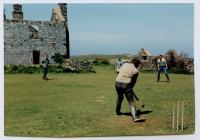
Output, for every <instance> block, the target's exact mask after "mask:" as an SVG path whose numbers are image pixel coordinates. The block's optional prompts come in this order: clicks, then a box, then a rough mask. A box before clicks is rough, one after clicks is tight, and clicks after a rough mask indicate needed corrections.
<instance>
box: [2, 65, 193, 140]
mask: <svg viewBox="0 0 200 140" xmlns="http://www.w3.org/2000/svg"><path fill="white" fill-rule="evenodd" d="M95 69H96V73H81V74H75V73H66V74H51V73H50V74H49V75H48V76H49V78H50V80H49V81H44V80H42V76H41V74H6V75H5V135H6V136H48V137H71V136H122V135H123V136H134V135H161V134H192V133H194V128H195V124H194V122H195V121H194V119H195V118H194V116H195V113H194V76H193V75H181V74H177V75H175V74H170V78H171V82H170V83H167V82H159V83H158V82H155V81H156V74H155V73H140V75H139V78H138V82H137V84H136V87H135V91H136V93H137V96H138V97H139V98H140V101H139V102H137V106H138V109H140V110H142V111H152V113H149V114H144V115H143V117H145V118H146V122H143V123H134V122H133V120H132V118H131V117H130V116H124V115H122V116H117V115H115V102H116V97H117V96H116V92H115V87H114V81H115V78H116V76H117V74H116V73H115V71H114V70H113V69H111V67H109V66H107V67H103V66H98V67H96V68H95ZM164 80H165V77H164V75H161V81H164ZM176 100H184V101H185V110H184V111H185V112H184V113H185V114H184V115H185V116H184V123H185V129H184V131H178V132H177V131H175V130H172V129H171V123H172V122H171V118H172V103H173V102H174V101H176ZM142 104H144V105H145V108H142V107H141V106H142ZM122 111H123V112H129V109H128V105H127V102H126V99H125V100H124V102H123V106H122Z"/></svg>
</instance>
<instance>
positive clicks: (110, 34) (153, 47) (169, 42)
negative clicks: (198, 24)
mask: <svg viewBox="0 0 200 140" xmlns="http://www.w3.org/2000/svg"><path fill="white" fill-rule="evenodd" d="M55 6H56V4H23V5H22V8H23V9H22V10H23V13H24V19H27V20H29V19H30V20H50V18H51V11H52V8H53V7H55ZM67 8H68V26H69V33H70V53H71V55H86V54H127V53H128V54H137V53H138V51H139V50H140V49H141V48H145V49H147V50H148V51H149V52H151V53H152V54H153V55H159V54H164V53H166V52H167V51H168V50H169V49H175V50H176V51H177V52H183V53H187V54H188V55H189V57H193V54H194V14H193V8H194V6H193V4H190V3H185V4H184V3H173V4H172V3H171V4H169V3H162V4H161V3H160V4H159V3H141V4H139V3H126V4H122V3H120V4H102V3H101V4H86V3H83V4H68V5H67ZM4 9H5V13H6V17H7V18H11V14H12V5H10V4H6V5H4Z"/></svg>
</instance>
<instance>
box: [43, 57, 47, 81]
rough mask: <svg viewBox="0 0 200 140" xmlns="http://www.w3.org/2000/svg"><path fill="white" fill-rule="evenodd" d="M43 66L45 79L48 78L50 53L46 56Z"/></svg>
mask: <svg viewBox="0 0 200 140" xmlns="http://www.w3.org/2000/svg"><path fill="white" fill-rule="evenodd" d="M42 66H43V80H48V78H47V73H48V66H49V59H48V55H47V56H46V58H45V60H43V61H42Z"/></svg>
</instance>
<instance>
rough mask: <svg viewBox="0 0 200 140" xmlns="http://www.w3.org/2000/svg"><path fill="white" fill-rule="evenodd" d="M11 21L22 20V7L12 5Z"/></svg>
mask: <svg viewBox="0 0 200 140" xmlns="http://www.w3.org/2000/svg"><path fill="white" fill-rule="evenodd" d="M12 17H13V20H23V12H22V5H20V4H14V5H13V12H12Z"/></svg>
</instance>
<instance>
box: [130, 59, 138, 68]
mask: <svg viewBox="0 0 200 140" xmlns="http://www.w3.org/2000/svg"><path fill="white" fill-rule="evenodd" d="M130 62H131V63H133V64H134V65H135V67H136V68H137V67H138V66H139V64H140V60H139V59H137V58H133V59H131V61H130Z"/></svg>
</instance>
